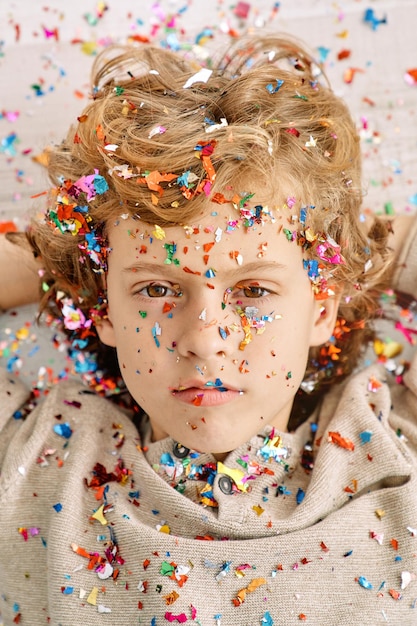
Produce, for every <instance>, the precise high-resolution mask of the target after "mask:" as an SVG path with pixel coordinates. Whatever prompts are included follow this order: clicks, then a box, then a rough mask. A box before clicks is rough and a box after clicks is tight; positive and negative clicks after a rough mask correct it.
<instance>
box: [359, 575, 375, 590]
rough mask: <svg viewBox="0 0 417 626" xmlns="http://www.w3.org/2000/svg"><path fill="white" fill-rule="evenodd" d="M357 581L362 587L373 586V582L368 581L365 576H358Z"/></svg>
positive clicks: (371, 587)
mask: <svg viewBox="0 0 417 626" xmlns="http://www.w3.org/2000/svg"><path fill="white" fill-rule="evenodd" d="M358 583H359V584H360V586H361V587H363V588H364V589H373V588H374V586H373V584H372V583H370V582H369V580H368V579H367V578H365V576H359V578H358Z"/></svg>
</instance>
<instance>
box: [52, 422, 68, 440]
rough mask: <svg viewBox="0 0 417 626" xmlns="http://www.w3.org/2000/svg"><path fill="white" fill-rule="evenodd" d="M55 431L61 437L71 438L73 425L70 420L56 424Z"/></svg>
mask: <svg viewBox="0 0 417 626" xmlns="http://www.w3.org/2000/svg"><path fill="white" fill-rule="evenodd" d="M54 433H55V434H57V435H59V436H60V437H64V439H69V438H70V437H71V435H72V430H71V426H70V425H69V424H68V422H64V424H55V426H54Z"/></svg>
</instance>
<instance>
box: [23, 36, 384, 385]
mask: <svg viewBox="0 0 417 626" xmlns="http://www.w3.org/2000/svg"><path fill="white" fill-rule="evenodd" d="M199 70H201V68H200V67H199V66H198V64H197V63H196V61H195V60H193V59H191V60H189V59H186V58H185V57H184V55H182V54H181V53H174V52H171V51H168V50H163V49H159V48H156V47H153V46H151V45H146V44H145V45H140V46H134V47H133V46H129V47H112V48H109V49H106V50H104V51H103V52H102V53H101V54H100V55H99V56H98V57H97V59H96V61H95V63H94V66H93V71H92V99H91V102H90V103H89V104H88V105H87V107H86V108H85V110H84V111H83V113H82V115H80V117H79V118H78V124H76V125H75V126H74V127H73V128H72V129H71V130H70V132H69V134H68V136H67V138H66V139H65V141H64V142H63V143H62V144H61V145H59V146H57V147H55V148H54V149H52V150H51V152H50V154H49V165H48V170H49V175H50V178H51V181H52V184H53V185H54V187H55V189H54V191H53V192H52V193H51V195H50V206H49V212H50V211H51V206H52V205H53V203H54V202H55V201H56V197H57V193H59V192H57V188H58V190H59V189H60V188H61V189H62V184H63V181H73V182H74V181H77V180H79V179H80V178H82V177H85V176H88V175H91V174H92V173H93V172H94V171H96V172H98V173H99V174H100V176H102V177H104V178H105V180H106V181H107V184H108V190H107V191H106V193H103V194H102V195H97V196H96V197H95V198H94V199H93V200H92V201H91V202H90V203H89V206H88V220H89V224H90V227H91V228H93V229H94V228H96V229H99V231H100V233H101V234H100V237H102V240H100V241H102V243H103V242H105V225H106V223H108V221H109V220H114V219H117V218H118V217H119V216H120V215H121V214H128V215H130V216H132V217H135V218H138V219H139V218H140V219H141V220H142V221H145V222H147V223H150V224H158V225H161V226H164V225H169V224H187V223H188V224H189V223H192V222H193V221H198V218H199V216H200V215H201V214H202V212H205V211H207V195H206V192H205V191H207V189H205V188H204V185H205V183H206V182H209V183H210V185H209V191H210V196H209V200H210V198H211V199H213V200H217V201H224V200H225V198H224V196H225V195H226V196H227V193H226V191H225V190H226V189H227V188H228V186H230V185H231V184H232V185H233V187H234V188H240V189H242V190H244V189H247V185H248V181H252V182H253V181H256V185H257V188H258V189H259V188H262V189H264V193H263V195H264V196H265V197H267V198H270V205H276V206H279V205H280V204H282V203H283V202H285V198H286V196H287V195H288V194H291V195H294V196H296V198H297V210H299V208H300V207H302V206H307V207H312V206H314V209H311V210H309V211H308V227H309V228H310V229H311V230H312V232H315V233H321V234H324V236H325V238H327V239H331V240H333V241H334V242H335V244H337V245H338V246H340V250H341V254H342V255H343V259H344V263H340V264H338V265H337V266H334V267H332V268H331V269H332V272H331V276H332V281H333V283H334V284H335V285H336V286H337V289H339V290H341V292H342V299H341V305H340V316H339V320H338V326H337V329H335V330H336V332H335V336H334V337H333V338H332V340H331V342H330V344H329V345H328V346H327V347H326V346H322V347H321V348H318V349H313V350H312V352H311V359H310V363H309V367H308V370H307V374H306V380H307V381H308V380H310V381H313V384H312V385H311V387H312V388H316V387H317V386H318V385H317V383H319V382H321V383H326V384H331V383H333V382H334V381H336V380H339V379H342V378H343V377H344V376H345V375H346V374H348V373H349V372H350V371H351V370H352V369H353V367H354V366H355V364H356V362H357V358H358V356H359V355H360V352H361V349H362V348H363V345H364V342H365V341H366V339H367V338H368V337H369V320H370V319H371V318H372V317H374V316H375V312H376V310H377V298H376V296H377V293H378V289H379V288H380V286H381V279H382V276H383V273H384V270H385V268H386V264H387V252H386V248H385V246H386V235H387V233H386V231H385V230H384V228H383V227H382V225H381V224H379V225H377V226H376V227H374V228H373V229H372V231H371V232H370V233H365V232H364V228H363V225H361V223H360V219H359V218H360V205H361V201H362V193H361V159H360V145H359V137H358V134H357V131H356V128H355V125H354V123H353V121H352V118H351V116H350V114H349V111H348V109H347V107H346V105H345V104H344V103H343V101H342V100H341V99H339V98H338V97H337V96H336V95H335V94H334V92H333V91H332V90H331V88H330V86H329V85H328V82H327V80H326V78H325V75H324V74H323V72H322V70H321V68H320V67H319V65H318V64H317V63H316V62H315V61H314V58H313V55H312V54H311V53H310V52H309V51H308V50H307V49H305V47H304V46H303V45H302V44H301V43H300V42H298V41H297V40H295V39H292V38H289V37H288V36H284V35H280V36H266V37H252V38H248V39H244V40H241V41H239V42H237V43H236V44H235V45H234V46H233V47H232V48H230V49H229V50H228V51H227V52H226V54H225V55H224V56H223V57H221V58H220V59H219V60H218V62H216V63H215V64H213V66H212V67H210V68H205V70H204V71H205V74H206V76H205V77H204V79H202V76H201V74H199V73H198V72H199ZM207 77H208V80H206V79H207ZM194 81H195V82H194ZM213 127H214V128H213ZM207 145H208V146H209V147H210V159H211V161H210V163H211V166H212V168H213V170H214V172H215V176H214V175H213V173H211V174H210V172H209V171H208V169H207V162H204V160H203V159H201V158H196V146H201V147H204V146H207ZM154 172H157V173H159V174H161V176H160V177H158V176H157V177H156V179H155V178H153V179H152V180H156V183H155V185H153V186H152V185H150V184H149V181H150V179H149V174H150V173H154ZM184 174H187V177H188V179H190V175H191V179H190V180H192V181H194V182H193V184H191V185H189V186H187V185H186V184H185V183H184V180H185V179H184ZM165 175H166V176H165ZM67 186H68V184H67ZM219 199H220V200H219ZM49 214H50V213H49ZM46 221H47V222H48V221H49V222H51V220H50V219H49V220H46ZM291 228H292V226H291V225H290V226H289V229H291ZM296 229H298V231H297V241H298V243H299V244H300V245H303V246H304V248H305V256H306V258H310V259H314V258H317V255H316V250H315V248H314V246H311V247H309V246H307V245H305V244H306V241H305V237H303V235H304V234H305V233H304V231H303V229H302V228H300V224H299V223H298V225H296ZM61 231H62V229H60V228H58V227H56V223H55V227H54V228H53V229H51V224H50V223H43V224H42V223H39V222H34V223H33V224H32V225H31V227H30V229H29V231H28V233H27V236H28V238H29V241H30V243H31V245H32V248H33V249H34V251H35V253H36V254H37V255H38V256H40V257H41V258H42V262H43V265H44V268H45V274H44V279H43V280H44V282H45V283H47V284H48V286H49V290H48V291H47V292H46V293H44V294H43V298H42V303H41V307H42V309H47V310H49V311H51V312H52V313H53V314H54V315H55V316H58V317H59V313H60V311H59V304H57V293H58V292H64V293H66V294H69V296H70V297H71V298H73V299H74V301H75V302H76V303H77V306H78V307H79V308H80V309H81V310H82V311H83V312H84V314H85V315H86V316H87V317H88V315H89V314H90V312H91V309H92V308H93V307H94V306H95V305H97V302H98V301H99V299H100V293H101V289H102V276H101V275H100V272H98V271H97V267H96V266H95V265H94V263H93V261H92V259H91V258H89V257H88V255H87V256H86V257H85V258H83V262H82V263H80V247H81V248H83V246H84V238H85V233H84V232H83V230H82V229H81V231H80V232H78V233H76V234H74V233H73V234H69V233H62V232H61ZM103 245H104V243H103ZM84 247H85V246H84ZM315 255H316V257H315ZM318 260H319V262H320V263H321V264H323V258H320V259H318ZM90 335H94V333H93V331H90ZM95 339H96V337H95ZM331 346H333V349H331ZM96 348H97V344H95V343H94V341H93V342H91V341H90V343H89V347H88V349H89V350H91V349H92V350H95V349H96ZM335 348H336V349H335Z"/></svg>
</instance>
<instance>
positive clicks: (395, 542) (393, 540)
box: [390, 539, 398, 550]
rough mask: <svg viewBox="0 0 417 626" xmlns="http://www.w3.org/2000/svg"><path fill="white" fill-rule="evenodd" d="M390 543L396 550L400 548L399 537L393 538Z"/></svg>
mask: <svg viewBox="0 0 417 626" xmlns="http://www.w3.org/2000/svg"><path fill="white" fill-rule="evenodd" d="M390 544H391V545H392V547H393V548H394V550H398V541H397V539H391V541H390Z"/></svg>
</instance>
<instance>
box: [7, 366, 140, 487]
mask: <svg viewBox="0 0 417 626" xmlns="http://www.w3.org/2000/svg"><path fill="white" fill-rule="evenodd" d="M15 385H16V387H15ZM0 388H1V391H0V393H1V394H5V397H7V398H9V400H8V408H7V411H2V417H3V424H2V426H3V428H2V431H1V436H0V474H1V478H2V481H3V486H5V485H6V483H7V482H8V479H9V478H10V479H12V477H13V476H16V472H18V471H19V468H20V467H22V466H25V467H29V466H33V467H35V466H36V465H38V466H39V464H40V465H42V459H43V457H44V456H45V451H50V450H60V451H61V452H60V454H62V456H63V457H65V456H66V455H67V454H68V453H69V452H70V453H71V456H74V457H77V458H79V459H83V460H85V459H86V458H87V457H89V456H90V453H91V452H92V451H93V450H94V451H95V450H96V448H98V447H100V446H104V448H106V447H108V446H109V443H111V442H112V441H113V437H114V434H115V428H114V427H115V425H117V426H118V427H119V428H120V430H122V431H123V432H129V433H131V434H132V435H133V436H134V435H135V432H136V429H135V427H134V425H133V424H132V422H131V420H130V418H129V417H128V416H127V415H126V414H124V413H123V412H122V411H120V410H119V409H118V408H117V407H116V406H115V405H114V404H113V403H112V402H110V401H109V400H107V399H105V398H101V397H99V396H97V394H95V393H94V392H92V391H90V390H89V389H88V388H86V387H85V386H84V385H82V384H80V383H79V382H77V381H63V382H61V383H59V384H57V385H56V386H55V387H53V389H52V390H51V391H50V392H49V394H48V395H47V396H46V397H44V398H43V399H42V400H39V401H38V402H37V404H36V405H33V406H31V407H30V409H29V410H27V409H26V408H25V404H24V403H25V401H26V400H27V399H28V397H30V396H29V394H28V392H27V391H26V390H24V388H22V386H21V385H20V384H17V383H16V382H15V381H14V380H13V379H11V380H8V379H7V376H6V377H5V379H4V380H2V382H1V383H0ZM8 392H10V394H9V393H8ZM0 398H1V396H0ZM22 405H23V409H22Z"/></svg>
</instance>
